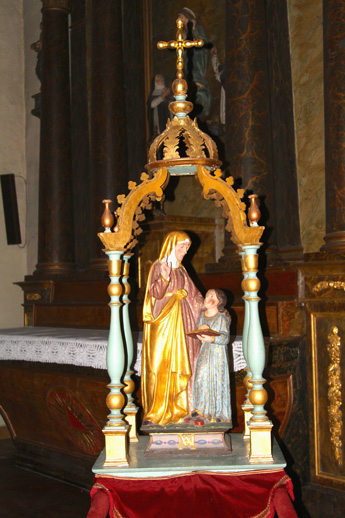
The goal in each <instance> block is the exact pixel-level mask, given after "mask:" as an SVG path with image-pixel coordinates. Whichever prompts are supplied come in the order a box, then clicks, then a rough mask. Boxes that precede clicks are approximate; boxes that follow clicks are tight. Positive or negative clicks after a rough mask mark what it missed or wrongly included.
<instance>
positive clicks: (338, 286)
mask: <svg viewBox="0 0 345 518" xmlns="http://www.w3.org/2000/svg"><path fill="white" fill-rule="evenodd" d="M329 288H332V289H333V290H343V291H345V282H343V281H320V282H318V283H317V284H315V286H313V288H312V290H311V291H312V292H313V293H314V294H318V293H320V292H321V291H324V290H327V289H329Z"/></svg>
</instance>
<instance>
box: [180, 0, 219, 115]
mask: <svg viewBox="0 0 345 518" xmlns="http://www.w3.org/2000/svg"><path fill="white" fill-rule="evenodd" d="M178 17H179V18H181V20H182V21H183V25H184V37H185V39H186V38H188V39H192V40H193V39H197V38H201V39H202V40H203V41H204V46H203V47H202V48H200V49H188V50H187V51H186V52H185V53H184V57H183V60H184V66H183V68H184V73H185V77H186V79H187V81H188V96H189V98H190V100H191V101H192V102H193V103H194V111H193V113H192V117H193V114H195V115H196V116H198V117H200V118H204V117H207V116H208V115H209V113H210V108H211V101H212V94H211V89H210V85H209V82H208V81H207V79H206V72H207V65H208V54H209V50H208V45H207V43H208V38H207V35H206V31H205V29H204V28H203V27H202V26H201V25H199V24H198V22H197V16H196V14H195V13H194V11H192V9H189V8H188V7H183V9H181V10H180V11H179V12H178Z"/></svg>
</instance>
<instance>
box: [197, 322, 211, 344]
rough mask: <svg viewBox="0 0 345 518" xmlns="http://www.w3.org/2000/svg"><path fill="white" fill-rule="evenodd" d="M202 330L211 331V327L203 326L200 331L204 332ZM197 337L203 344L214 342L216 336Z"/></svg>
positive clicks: (201, 335) (200, 335)
mask: <svg viewBox="0 0 345 518" xmlns="http://www.w3.org/2000/svg"><path fill="white" fill-rule="evenodd" d="M202 329H210V326H208V325H207V324H202V325H201V326H199V327H198V331H199V330H202ZM197 337H198V338H199V340H201V341H202V342H213V341H214V336H208V335H203V334H202V333H200V334H199V335H197Z"/></svg>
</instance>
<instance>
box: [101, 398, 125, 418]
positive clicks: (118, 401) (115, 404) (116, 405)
mask: <svg viewBox="0 0 345 518" xmlns="http://www.w3.org/2000/svg"><path fill="white" fill-rule="evenodd" d="M105 402H106V405H107V407H108V408H109V410H112V409H113V410H121V409H122V408H123V406H124V404H125V402H126V401H125V397H124V395H123V394H112V393H109V394H108V395H107V397H106V400H105ZM118 424H119V425H122V422H121V423H118Z"/></svg>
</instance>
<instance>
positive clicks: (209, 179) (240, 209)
mask: <svg viewBox="0 0 345 518" xmlns="http://www.w3.org/2000/svg"><path fill="white" fill-rule="evenodd" d="M197 178H198V181H199V183H200V185H201V186H202V188H203V196H204V198H205V199H215V200H216V202H217V203H219V204H221V205H222V206H223V210H224V212H223V215H224V217H226V218H228V223H227V225H226V227H225V228H226V230H228V231H229V232H231V237H232V241H233V242H234V243H235V244H238V245H249V244H256V243H257V244H260V238H261V236H262V233H263V231H264V228H265V227H259V226H256V227H254V226H253V227H249V226H248V224H247V217H246V213H245V212H244V209H245V204H244V203H243V202H241V198H240V196H239V195H238V193H237V192H236V191H235V190H234V189H233V188H232V187H231V186H230V185H229V184H228V183H227V182H226V181H224V180H223V179H222V178H221V171H220V170H217V171H215V173H214V175H213V176H212V173H211V172H210V171H208V170H207V169H206V168H205V167H198V169H197Z"/></svg>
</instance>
